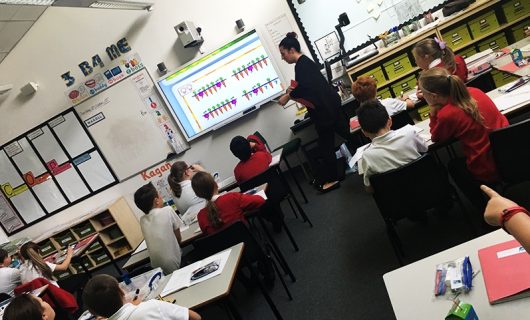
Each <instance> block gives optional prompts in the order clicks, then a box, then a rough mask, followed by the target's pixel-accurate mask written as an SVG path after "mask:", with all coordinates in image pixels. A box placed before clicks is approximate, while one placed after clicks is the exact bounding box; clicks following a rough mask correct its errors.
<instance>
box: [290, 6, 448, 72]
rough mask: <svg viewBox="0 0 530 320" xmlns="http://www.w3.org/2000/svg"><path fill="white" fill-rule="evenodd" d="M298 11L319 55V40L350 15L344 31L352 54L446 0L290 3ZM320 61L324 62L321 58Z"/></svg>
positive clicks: (345, 44) (347, 46) (347, 48)
mask: <svg viewBox="0 0 530 320" xmlns="http://www.w3.org/2000/svg"><path fill="white" fill-rule="evenodd" d="M288 1H290V2H291V3H292V5H293V7H294V8H295V10H296V13H297V15H298V17H299V18H300V22H301V23H302V26H300V29H301V30H303V29H305V31H306V33H307V36H308V38H309V42H310V43H309V44H308V45H310V46H312V47H313V49H314V51H315V52H317V49H316V46H315V41H317V40H319V39H321V38H323V37H325V36H326V35H328V34H329V33H330V32H333V31H334V30H335V26H336V25H337V24H338V17H339V15H340V14H341V13H343V12H346V14H347V15H348V18H349V19H350V24H349V25H348V26H345V27H343V28H342V31H343V33H344V38H345V42H344V47H345V49H346V51H349V50H351V49H353V48H355V47H357V46H359V45H361V44H363V43H365V42H366V41H368V35H370V36H371V37H372V38H373V37H375V36H377V35H378V34H381V33H383V32H385V31H387V30H389V29H390V28H393V27H395V26H398V25H400V24H401V23H403V22H405V21H407V20H409V19H412V18H414V17H416V16H418V15H420V14H422V13H423V12H424V11H428V10H430V9H432V8H434V7H435V6H437V5H439V4H442V3H444V2H445V0H333V1H329V0H311V1H305V2H303V3H301V4H300V3H298V1H296V0H288ZM317 56H318V59H319V61H320V62H321V63H323V61H322V60H321V58H320V56H319V55H318V53H317Z"/></svg>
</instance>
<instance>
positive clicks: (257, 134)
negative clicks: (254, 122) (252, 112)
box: [254, 131, 271, 152]
mask: <svg viewBox="0 0 530 320" xmlns="http://www.w3.org/2000/svg"><path fill="white" fill-rule="evenodd" d="M254 135H255V136H257V137H258V138H259V139H260V140H261V142H263V144H265V147H267V150H268V151H269V152H271V147H270V146H269V144H268V143H267V140H266V139H265V137H264V136H263V135H262V134H261V133H260V132H259V131H256V132H254Z"/></svg>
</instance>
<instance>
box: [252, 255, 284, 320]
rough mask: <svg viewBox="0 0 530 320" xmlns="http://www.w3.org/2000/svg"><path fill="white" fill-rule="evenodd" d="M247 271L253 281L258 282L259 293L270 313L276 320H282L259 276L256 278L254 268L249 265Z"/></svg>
mask: <svg viewBox="0 0 530 320" xmlns="http://www.w3.org/2000/svg"><path fill="white" fill-rule="evenodd" d="M249 269H250V272H251V273H252V277H253V278H254V279H256V281H257V282H258V286H259V289H260V291H261V293H262V294H263V297H264V298H265V300H266V301H267V304H268V305H269V307H270V308H271V310H272V312H273V313H274V316H275V317H276V319H278V320H283V317H282V315H281V314H280V311H278V308H276V305H275V304H274V301H272V299H271V297H270V295H269V293H268V292H267V290H266V289H265V287H264V286H263V283H261V280H260V279H259V276H258V273H257V271H256V269H255V267H254V266H252V265H251V266H250V267H249Z"/></svg>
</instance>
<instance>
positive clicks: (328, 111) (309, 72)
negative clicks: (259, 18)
mask: <svg viewBox="0 0 530 320" xmlns="http://www.w3.org/2000/svg"><path fill="white" fill-rule="evenodd" d="M279 48H280V54H281V56H282V59H283V60H284V61H285V62H287V63H289V64H293V63H294V64H295V67H294V70H295V79H296V82H297V83H296V85H295V84H294V83H291V86H290V87H289V88H288V89H287V93H286V94H284V95H283V96H282V97H281V98H280V100H279V103H280V104H281V105H282V106H283V105H285V104H287V102H289V100H290V99H294V100H295V101H298V102H300V103H302V104H303V105H305V106H306V108H307V111H308V112H309V116H310V117H311V120H312V121H313V123H314V124H315V129H316V131H317V134H318V140H317V142H318V148H319V150H320V154H321V157H322V162H323V165H322V168H320V170H319V171H320V172H319V177H318V180H320V181H319V184H320V186H319V190H320V191H321V192H328V191H331V190H334V189H337V188H339V187H340V184H339V181H338V166H337V165H338V163H337V158H336V156H335V132H337V133H338V134H339V135H340V136H342V137H343V138H344V139H346V140H350V137H349V127H348V120H347V118H346V116H345V114H344V113H343V111H342V109H341V99H340V96H339V95H338V93H337V91H336V90H335V88H333V86H331V85H330V84H329V83H328V82H327V81H326V79H325V78H324V76H322V74H321V73H320V69H319V67H318V65H317V64H316V63H315V62H313V60H311V59H309V58H308V57H307V56H305V55H303V54H302V53H301V52H300V42H298V40H297V39H296V33H294V32H289V33H288V34H287V36H286V37H285V38H284V39H283V40H282V41H281V42H280V45H279Z"/></svg>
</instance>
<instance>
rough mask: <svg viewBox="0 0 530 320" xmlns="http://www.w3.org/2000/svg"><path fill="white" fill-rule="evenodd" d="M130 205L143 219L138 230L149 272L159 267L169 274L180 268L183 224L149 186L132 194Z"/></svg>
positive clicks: (151, 186) (153, 187)
mask: <svg viewBox="0 0 530 320" xmlns="http://www.w3.org/2000/svg"><path fill="white" fill-rule="evenodd" d="M134 203H135V204H136V206H137V207H138V208H139V209H140V210H142V211H143V212H144V213H145V215H144V216H143V217H141V218H140V227H141V228H142V233H143V235H144V238H145V243H146V245H147V251H148V252H149V257H150V259H151V266H152V267H153V268H156V267H160V268H162V270H163V271H164V273H165V274H171V273H172V272H173V271H175V270H177V269H178V268H179V267H180V260H181V256H182V253H181V250H180V245H179V243H180V240H181V235H180V227H182V226H184V222H182V220H181V219H180V218H179V216H178V215H177V213H176V212H175V211H173V209H172V208H171V207H169V206H164V200H163V199H162V197H161V196H160V194H159V193H158V191H157V190H156V188H155V186H153V184H152V183H151V182H149V183H148V184H146V185H143V186H142V187H141V188H139V189H138V190H137V191H136V192H135V193H134Z"/></svg>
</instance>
